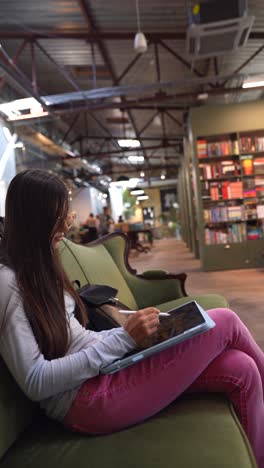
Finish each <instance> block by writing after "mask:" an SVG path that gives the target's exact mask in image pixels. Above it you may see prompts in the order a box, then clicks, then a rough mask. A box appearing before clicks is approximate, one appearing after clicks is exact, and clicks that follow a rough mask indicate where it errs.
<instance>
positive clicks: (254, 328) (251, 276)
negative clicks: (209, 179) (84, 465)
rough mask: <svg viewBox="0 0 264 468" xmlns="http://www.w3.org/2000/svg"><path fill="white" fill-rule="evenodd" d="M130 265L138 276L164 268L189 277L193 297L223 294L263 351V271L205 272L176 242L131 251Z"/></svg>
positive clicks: (163, 241) (162, 241)
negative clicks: (154, 269) (144, 250)
mask: <svg viewBox="0 0 264 468" xmlns="http://www.w3.org/2000/svg"><path fill="white" fill-rule="evenodd" d="M263 244H264V243H263ZM129 261H130V264H131V266H132V267H134V268H136V269H137V270H138V272H142V271H144V270H148V269H153V268H162V269H165V270H168V271H171V272H185V273H187V275H188V276H187V282H186V286H187V287H186V289H187V293H188V294H190V295H191V294H204V293H219V294H223V295H224V296H225V297H226V298H227V300H228V301H229V304H230V308H231V309H233V310H235V311H236V312H237V314H238V315H239V316H240V318H241V319H242V320H243V322H244V323H245V324H246V325H247V327H248V328H249V329H250V331H251V333H252V335H253V336H254V338H255V339H256V341H257V342H258V344H259V346H260V347H261V348H262V350H263V351H264V287H263V285H264V269H247V270H232V271H230V270H229V271H215V272H203V271H201V269H200V262H199V260H196V259H195V258H194V256H193V254H192V253H191V252H190V251H189V249H187V247H186V246H185V244H184V243H183V242H182V241H179V240H176V239H174V238H170V239H161V240H155V241H154V245H153V248H152V250H151V251H150V252H149V253H138V252H136V251H134V250H133V251H131V254H130V257H129Z"/></svg>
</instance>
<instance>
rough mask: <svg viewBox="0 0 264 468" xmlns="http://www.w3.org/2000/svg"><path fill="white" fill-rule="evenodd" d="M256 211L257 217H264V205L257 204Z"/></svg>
mask: <svg viewBox="0 0 264 468" xmlns="http://www.w3.org/2000/svg"><path fill="white" fill-rule="evenodd" d="M256 211H257V218H258V219H264V205H257V207H256Z"/></svg>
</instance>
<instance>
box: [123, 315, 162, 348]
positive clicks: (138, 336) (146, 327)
mask: <svg viewBox="0 0 264 468" xmlns="http://www.w3.org/2000/svg"><path fill="white" fill-rule="evenodd" d="M159 312H160V311H159V309H156V308H155V307H147V308H146V309H141V310H139V311H138V312H137V313H136V314H133V315H132V314H131V315H130V316H129V317H128V319H127V321H126V323H125V325H124V329H125V330H126V331H127V333H128V334H129V335H130V336H131V338H133V340H134V341H135V342H136V343H137V345H140V343H141V342H142V341H143V340H144V339H145V338H147V337H148V336H151V335H153V334H154V333H155V332H156V331H157V329H158V327H159V323H160V322H159Z"/></svg>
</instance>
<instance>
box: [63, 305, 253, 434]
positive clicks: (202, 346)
mask: <svg viewBox="0 0 264 468" xmlns="http://www.w3.org/2000/svg"><path fill="white" fill-rule="evenodd" d="M220 314H222V315H220ZM210 315H211V316H212V318H213V319H214V320H215V321H216V322H217V326H216V327H215V328H214V329H212V330H210V331H208V332H206V333H204V334H201V335H198V336H196V337H193V338H191V339H190V340H188V341H186V342H183V343H180V344H178V345H176V346H174V347H173V348H169V349H167V350H165V351H163V352H161V353H158V354H156V355H153V356H152V357H150V358H147V359H145V360H143V361H140V362H138V363H136V364H134V365H133V366H131V367H129V368H127V369H124V370H123V371H121V372H118V373H116V374H113V375H106V376H97V377H95V378H93V379H90V380H88V381H87V382H85V383H84V384H83V385H82V387H81V389H80V390H79V392H78V395H77V397H76V400H75V402H74V403H73V406H72V408H71V409H70V411H69V413H68V414H67V416H66V418H65V424H66V425H67V426H71V427H72V428H73V429H75V430H79V431H81V432H86V433H108V432H113V431H116V430H120V429H122V428H124V427H127V426H130V425H132V424H135V423H137V422H140V421H143V420H144V419H146V418H148V417H150V416H152V415H153V414H155V413H157V412H158V411H160V410H161V409H162V408H164V407H166V406H167V405H168V404H170V403H171V402H172V401H173V400H175V399H176V398H177V397H178V396H179V395H181V394H182V393H183V392H184V391H186V390H187V389H188V388H190V389H191V385H192V384H193V385H194V382H195V381H196V380H199V376H202V375H203V372H204V371H205V370H206V369H207V368H208V366H210V364H211V363H212V362H213V361H214V360H215V359H216V358H217V357H218V356H219V354H221V353H222V354H223V355H224V353H226V351H224V350H225V349H226V348H227V347H228V343H229V341H230V339H231V337H230V336H229V335H230V333H231V332H230V326H229V325H230V320H232V318H233V317H232V313H230V311H226V310H225V309H220V310H217V309H215V310H213V311H210ZM227 319H229V322H228V321H227ZM221 322H222V323H221ZM235 326H237V324H236V320H235V325H234V327H235ZM238 326H240V323H239V322H238ZM216 328H218V330H216ZM228 330H229V332H228ZM232 333H234V332H232ZM223 351H224V353H223ZM232 351H233V353H232V356H230V353H229V355H228V362H227V365H226V366H225V365H224V364H223V363H224V361H225V359H224V358H223V357H222V358H221V359H218V361H219V365H220V363H221V366H222V374H223V376H222V377H221V381H220V380H219V379H218V380H217V372H218V371H217V366H216V368H215V366H213V374H215V377H213V374H212V375H211V379H212V378H214V379H215V385H214V389H213V385H212V383H211V384H210V386H211V390H209V386H208V390H209V391H224V392H226V393H230V392H232V391H233V389H234V386H235V385H236V384H237V385H238V387H239V385H240V383H241V382H240V380H242V381H243V379H244V374H245V372H248V370H247V369H244V370H243V372H242V375H240V372H241V365H240V364H239V361H241V359H242V360H243V359H244V358H245V359H244V360H247V366H249V365H250V362H251V361H252V363H253V364H254V361H253V360H250V359H251V358H249V359H247V358H248V356H246V355H245V354H244V353H239V351H235V350H232ZM243 355H244V357H243ZM226 357H227V356H226ZM230 363H232V364H231V366H230ZM232 366H233V367H232ZM242 368H243V366H242ZM219 372H220V371H219ZM231 374H232V375H231ZM225 377H226V379H225ZM207 378H208V377H207ZM228 379H229V381H228ZM242 383H243V382H242ZM202 387H203V391H205V390H206V385H205V383H203V385H202V386H201V383H200V388H202ZM217 388H219V390H217ZM238 390H239V388H238ZM190 391H191V390H190ZM197 391H199V390H198V387H197ZM99 415H100V416H99Z"/></svg>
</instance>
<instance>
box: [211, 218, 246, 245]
mask: <svg viewBox="0 0 264 468" xmlns="http://www.w3.org/2000/svg"><path fill="white" fill-rule="evenodd" d="M204 234H205V243H206V244H207V245H217V244H227V243H235V242H243V241H245V240H246V239H247V231H246V226H245V223H241V224H231V225H229V226H226V227H223V228H221V229H220V228H215V227H214V228H212V227H210V228H206V229H205V233H204Z"/></svg>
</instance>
